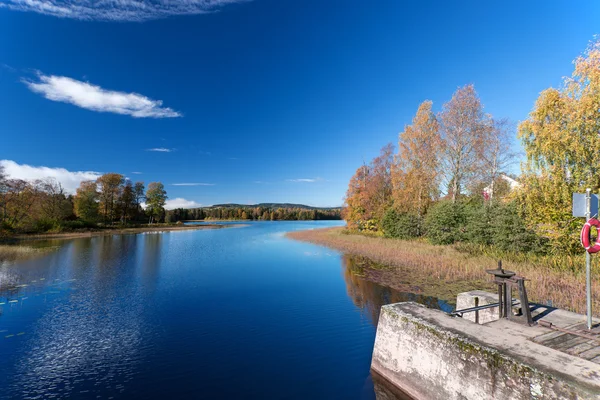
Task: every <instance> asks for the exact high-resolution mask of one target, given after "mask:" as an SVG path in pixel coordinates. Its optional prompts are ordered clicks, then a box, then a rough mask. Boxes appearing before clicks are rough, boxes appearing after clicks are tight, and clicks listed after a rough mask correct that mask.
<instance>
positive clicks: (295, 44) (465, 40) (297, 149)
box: [0, 0, 600, 206]
mask: <svg viewBox="0 0 600 400" xmlns="http://www.w3.org/2000/svg"><path fill="white" fill-rule="evenodd" d="M72 3H73V2H71V1H66V0H29V1H25V0H0V64H2V66H1V67H0V160H9V161H4V162H3V163H4V164H5V166H6V167H7V170H9V172H10V171H12V174H13V175H14V176H25V177H38V176H40V175H41V176H56V177H58V178H59V179H61V180H63V181H64V182H66V186H69V187H71V186H75V185H76V183H77V182H78V181H79V180H81V179H86V178H89V177H93V176H94V174H93V173H91V172H119V173H122V174H124V175H126V176H128V177H129V178H131V179H132V180H143V181H145V182H146V183H148V182H151V181H162V182H163V183H164V184H165V185H166V188H167V191H168V194H169V197H170V198H171V199H172V200H175V199H178V200H177V201H176V202H172V203H171V205H174V204H181V205H197V204H202V205H210V204H216V203H223V202H236V203H256V202H297V203H305V204H311V205H319V206H337V205H340V204H341V203H342V198H343V196H344V193H345V190H346V186H347V183H348V180H349V179H350V177H351V176H352V174H353V173H354V172H355V170H356V168H357V167H358V166H359V165H360V164H361V163H362V162H363V160H365V161H369V160H370V159H371V158H373V157H374V156H375V155H376V154H377V153H378V150H379V149H380V148H381V147H382V146H383V145H384V144H385V143H387V142H390V141H392V142H396V141H397V135H398V133H399V132H400V131H401V130H402V129H403V126H404V125H405V124H407V123H410V120H411V118H412V116H413V115H414V113H415V112H416V109H417V106H418V105H419V103H420V102H422V101H423V100H426V99H430V100H432V101H433V102H434V108H435V109H436V110H439V109H440V107H441V105H442V104H443V103H444V102H445V101H447V100H448V99H449V98H450V97H451V95H452V93H453V91H454V90H456V88H457V87H458V86H462V85H465V84H468V83H473V84H474V85H475V88H476V89H477V91H478V93H479V94H480V96H481V98H482V101H483V103H484V105H485V107H486V110H487V111H488V112H490V113H491V114H493V115H494V116H496V117H508V118H510V119H511V120H513V121H515V122H518V121H520V120H522V119H524V118H526V116H527V113H528V112H529V111H530V110H531V108H532V106H533V104H534V101H535V99H536V98H537V95H538V94H539V92H540V91H542V90H543V89H545V88H547V87H550V86H554V87H557V86H559V85H560V83H561V78H562V77H563V76H566V75H570V74H571V72H572V68H573V66H572V60H573V59H574V58H575V57H576V56H577V55H579V54H580V53H582V52H583V51H584V49H585V47H586V46H587V43H588V42H589V41H590V40H592V39H593V36H594V35H595V34H597V33H600V3H598V2H591V1H585V2H583V1H582V2H578V1H569V2H567V1H562V2H561V1H527V2H523V1H504V2H482V1H460V2H449V1H438V2H433V1H430V2H401V1H397V0H389V1H388V0H382V1H378V2H377V3H376V5H374V4H375V3H370V2H365V1H357V0H344V1H342V0H331V1H328V0H319V1H316V0H315V1H312V0H304V1H291V0H253V1H243V2H236V1H222V0H221V1H219V0H216V1H212V2H207V1H205V0H182V1H175V0H174V1H170V2H164V1H163V0H154V1H147V2H146V1H142V2H141V3H144V4H145V7H140V6H139V4H140V2H139V1H138V2H137V3H136V2H134V1H133V0H123V1H121V2H105V3H104V6H102V8H92V7H89V5H90V4H91V3H92V1H91V0H83V1H81V2H78V5H77V6H74V5H73V4H72ZM207 4H211V5H210V6H207ZM153 149H154V150H155V151H152V150H153ZM156 150H165V151H156ZM167 150H168V151H167ZM42 167H46V168H42ZM90 171H91V172H90ZM181 184H187V185H181ZM192 184H194V185H192Z"/></svg>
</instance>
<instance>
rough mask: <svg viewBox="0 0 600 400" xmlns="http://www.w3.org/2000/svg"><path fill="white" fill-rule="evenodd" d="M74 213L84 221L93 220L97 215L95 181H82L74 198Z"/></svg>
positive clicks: (97, 199)
mask: <svg viewBox="0 0 600 400" xmlns="http://www.w3.org/2000/svg"><path fill="white" fill-rule="evenodd" d="M73 202H74V206H75V215H76V216H77V218H80V219H82V220H84V221H88V222H95V221H97V220H98V215H99V203H98V202H99V193H98V189H97V184H96V181H83V182H81V184H80V185H79V187H78V188H77V193H76V194H75V198H74V201H73Z"/></svg>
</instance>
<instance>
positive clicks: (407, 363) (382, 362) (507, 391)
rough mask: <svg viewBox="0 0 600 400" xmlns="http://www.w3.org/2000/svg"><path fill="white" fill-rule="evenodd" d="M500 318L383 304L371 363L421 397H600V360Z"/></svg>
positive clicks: (415, 396)
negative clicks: (486, 320)
mask: <svg viewBox="0 0 600 400" xmlns="http://www.w3.org/2000/svg"><path fill="white" fill-rule="evenodd" d="M493 324H497V325H496V326H492V325H493ZM493 324H486V325H478V324H474V323H472V322H470V321H466V320H462V319H461V318H453V317H450V316H449V315H447V314H446V313H443V312H441V311H439V310H431V309H428V308H426V307H424V306H422V305H419V304H416V303H398V304H391V305H387V306H384V307H382V309H381V314H380V317H379V324H378V326H377V335H376V340H375V347H374V351H373V359H372V364H371V367H372V369H373V370H374V371H375V372H377V373H378V374H380V375H381V376H383V377H384V378H385V379H387V380H388V381H389V382H390V383H392V384H393V385H395V386H397V387H398V388H399V389H401V390H402V391H403V392H405V393H407V394H409V395H410V396H411V397H413V398H415V399H423V400H428V399H431V400H433V399H462V400H464V399H481V400H484V399H485V400H487V399H598V398H600V365H598V364H595V363H592V362H589V361H587V360H583V359H580V358H578V357H575V356H571V355H568V354H565V353H561V352H559V351H556V350H553V349H550V348H547V347H544V346H542V345H539V344H537V343H535V342H533V341H531V340H529V338H528V337H527V336H526V335H525V334H523V333H522V332H532V331H525V330H523V329H521V328H520V326H518V325H515V324H514V323H510V322H508V324H512V325H503V324H505V323H504V322H503V321H497V322H495V323H493ZM511 329H513V330H514V332H512V331H511ZM531 329H536V328H531Z"/></svg>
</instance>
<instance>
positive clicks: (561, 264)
mask: <svg viewBox="0 0 600 400" xmlns="http://www.w3.org/2000/svg"><path fill="white" fill-rule="evenodd" d="M288 236H289V237H291V238H293V239H297V240H302V241H307V242H311V243H315V244H319V245H324V246H328V247H331V248H334V249H336V250H339V251H342V252H344V253H347V254H354V255H360V256H365V257H368V258H369V259H371V260H373V261H375V262H377V263H381V264H385V265H387V266H389V268H388V269H385V270H380V271H378V272H377V274H375V275H376V276H377V280H378V281H379V283H383V284H386V285H387V286H390V287H393V288H396V289H400V290H402V289H403V288H402V287H401V285H400V284H399V282H402V279H403V278H405V280H406V279H414V277H415V274H417V275H418V276H422V277H425V278H426V280H425V283H424V284H427V285H440V286H442V287H444V286H445V287H447V288H454V289H453V290H450V291H446V293H445V296H446V297H447V298H444V300H448V301H453V300H455V299H451V298H449V297H450V296H456V295H457V294H458V292H459V291H462V290H465V288H470V289H488V290H494V287H495V286H494V285H493V284H492V282H491V277H490V275H488V274H486V272H485V270H486V269H491V268H495V267H496V263H497V260H498V259H502V260H503V266H504V268H505V269H509V270H513V271H516V272H517V273H519V274H520V275H522V276H525V277H526V278H528V279H529V281H527V283H526V287H527V292H528V295H529V298H530V300H532V301H534V302H538V303H543V304H547V303H548V302H551V303H552V305H553V306H555V307H560V308H563V309H567V310H571V311H575V312H579V313H584V312H585V308H586V299H585V261H584V260H585V257H583V256H582V257H568V256H532V255H524V254H508V253H501V252H498V251H496V250H494V249H490V248H480V249H477V248H475V247H473V246H464V245H456V246H449V245H448V246H438V245H432V244H430V243H428V242H425V241H421V240H411V241H406V240H399V239H387V238H380V237H372V236H371V237H367V236H363V235H356V234H349V233H348V232H346V231H344V229H341V228H328V229H320V230H310V231H298V232H290V233H288ZM594 272H595V273H596V274H597V273H598V272H599V269H598V267H597V265H596V266H594ZM404 283H405V284H406V283H410V282H404ZM399 286H400V287H399ZM421 289H422V290H424V291H427V290H426V288H425V289H423V288H421ZM467 290H469V289H467ZM592 290H593V294H594V295H595V296H593V297H595V299H594V300H593V302H594V304H593V309H594V310H596V315H597V316H600V298H599V297H600V296H598V295H600V281H599V280H594V281H593V282H592ZM441 298H443V297H441Z"/></svg>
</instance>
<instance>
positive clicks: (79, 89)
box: [0, 0, 181, 118]
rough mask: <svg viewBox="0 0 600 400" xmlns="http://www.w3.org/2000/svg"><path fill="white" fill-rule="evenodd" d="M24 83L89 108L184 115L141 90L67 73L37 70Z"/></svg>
mask: <svg viewBox="0 0 600 400" xmlns="http://www.w3.org/2000/svg"><path fill="white" fill-rule="evenodd" d="M32 1H33V0H32ZM0 4H1V3H0ZM22 82H23V83H25V84H26V85H27V87H28V88H29V89H30V90H31V91H32V92H34V93H38V94H41V95H42V96H44V97H45V98H47V99H48V100H52V101H60V102H62V103H69V104H73V105H75V106H77V107H81V108H85V109H87V110H92V111H98V112H110V113H115V114H124V115H131V116H132V117H134V118H174V117H181V114H180V113H179V112H177V111H175V110H173V109H171V108H168V107H162V101H161V100H152V99H150V98H148V97H146V96H143V95H141V94H138V93H125V92H117V91H114V90H107V89H103V88H101V87H100V86H97V85H92V84H91V83H88V82H82V81H78V80H76V79H72V78H69V77H66V76H56V75H44V74H42V73H38V75H37V79H35V80H30V79H22Z"/></svg>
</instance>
